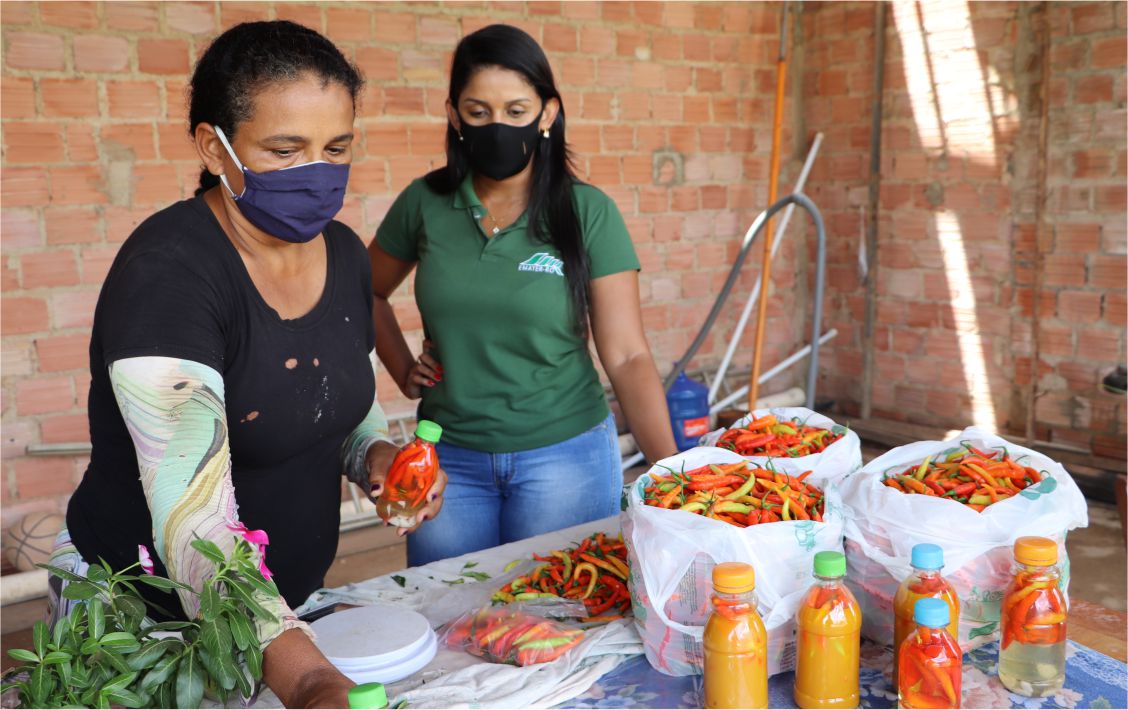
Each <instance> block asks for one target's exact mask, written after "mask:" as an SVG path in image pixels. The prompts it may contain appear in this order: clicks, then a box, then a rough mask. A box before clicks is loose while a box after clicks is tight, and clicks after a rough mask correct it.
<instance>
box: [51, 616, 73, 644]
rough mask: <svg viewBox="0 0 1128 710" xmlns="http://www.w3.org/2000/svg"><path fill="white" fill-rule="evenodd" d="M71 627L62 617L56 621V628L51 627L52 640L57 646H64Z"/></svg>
mask: <svg viewBox="0 0 1128 710" xmlns="http://www.w3.org/2000/svg"><path fill="white" fill-rule="evenodd" d="M69 628H70V626H69V625H68V624H66V623H64V622H63V620H62V619H60V620H59V621H57V622H56V623H55V628H53V629H51V642H52V643H53V644H55V647H56V648H58V647H59V646H62V645H63V643H64V642H65V641H66V638H67V629H69Z"/></svg>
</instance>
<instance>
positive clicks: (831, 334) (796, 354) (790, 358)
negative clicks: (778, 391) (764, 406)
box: [709, 328, 838, 414]
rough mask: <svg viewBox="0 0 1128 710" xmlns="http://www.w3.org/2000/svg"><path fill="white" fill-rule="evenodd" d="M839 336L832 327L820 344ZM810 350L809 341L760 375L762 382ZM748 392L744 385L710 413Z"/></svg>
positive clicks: (821, 338) (716, 405)
mask: <svg viewBox="0 0 1128 710" xmlns="http://www.w3.org/2000/svg"><path fill="white" fill-rule="evenodd" d="M837 336H838V329H837V328H831V329H830V330H828V331H827V332H826V333H824V334H823V335H822V337H820V338H819V345H826V344H827V343H828V342H830V341H831V340H833V339H834V338H835V337H837ZM809 352H811V344H810V343H807V344H806V345H804V346H803V347H802V348H800V349H799V350H797V351H796V352H794V353H792V354H791V355H790V356H788V357H787V358H786V359H785V360H783V361H782V362H780V363H779V364H778V365H776V366H775V367H773V368H772V369H770V370H768V371H767V372H765V373H764V374H762V375H760V384H763V383H765V382H767V381H768V380H771V379H772V378H773V377H775V376H776V375H778V374H780V373H781V372H783V371H784V370H786V369H787V368H789V367H791V366H792V365H794V364H795V363H797V362H799V361H800V360H802V359H803V358H805V357H806V356H807V354H808V353H809ZM746 394H748V385H744V386H743V387H741V388H740V389H738V390H736V391H735V392H732V393H730V394H729V395H728V396H726V397H725V398H724V399H722V400H721V401H719V402H717V403H716V404H714V405H712V406H711V407H709V413H710V414H716V413H717V412H719V411H721V410H722V409H724V408H725V407H727V406H729V405H730V404H732V403H733V402H736V401H737V400H738V399H740V398H741V397H743V396H744V395H746ZM808 409H809V407H808Z"/></svg>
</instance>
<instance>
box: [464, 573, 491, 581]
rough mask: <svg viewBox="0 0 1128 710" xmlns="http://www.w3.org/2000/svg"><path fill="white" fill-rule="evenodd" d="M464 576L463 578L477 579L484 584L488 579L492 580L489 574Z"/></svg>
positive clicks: (468, 574) (466, 574)
mask: <svg viewBox="0 0 1128 710" xmlns="http://www.w3.org/2000/svg"><path fill="white" fill-rule="evenodd" d="M462 576H463V577H469V578H471V579H476V580H478V581H479V582H484V581H486V580H487V579H489V578H490V576H489V575H488V574H486V573H485V572H463V573H462Z"/></svg>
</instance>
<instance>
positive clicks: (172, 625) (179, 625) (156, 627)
mask: <svg viewBox="0 0 1128 710" xmlns="http://www.w3.org/2000/svg"><path fill="white" fill-rule="evenodd" d="M194 626H195V624H194V623H192V622H191V621H162V622H160V623H159V624H153V625H152V626H146V627H145V633H151V632H154V631H183V630H184V629H187V628H189V627H194Z"/></svg>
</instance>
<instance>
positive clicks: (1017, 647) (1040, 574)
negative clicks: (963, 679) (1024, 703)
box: [999, 537, 1068, 698]
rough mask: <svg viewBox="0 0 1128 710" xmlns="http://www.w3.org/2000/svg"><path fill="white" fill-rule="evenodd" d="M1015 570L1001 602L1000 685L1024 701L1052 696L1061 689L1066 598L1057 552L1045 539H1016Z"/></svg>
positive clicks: (1063, 679)
mask: <svg viewBox="0 0 1128 710" xmlns="http://www.w3.org/2000/svg"><path fill="white" fill-rule="evenodd" d="M1014 561H1015V563H1016V565H1017V567H1016V569H1015V572H1014V579H1013V580H1011V583H1010V586H1008V587H1007V592H1006V594H1005V595H1004V596H1003V607H1002V614H1001V618H1000V620H999V626H1000V628H1001V629H1002V640H1001V641H1000V643H999V680H1000V681H1002V683H1003V685H1004V686H1005V687H1006V688H1007V690H1009V691H1011V692H1012V693H1018V694H1019V695H1025V696H1026V697H1028V698H1041V697H1045V696H1047V695H1054V694H1055V693H1057V692H1058V691H1059V690H1061V688H1062V685H1063V684H1064V683H1065V624H1066V617H1067V616H1068V613H1067V610H1066V604H1065V595H1064V594H1063V593H1062V591H1061V587H1060V586H1059V583H1060V578H1061V573H1060V572H1059V571H1058V568H1057V561H1058V546H1057V543H1056V542H1054V541H1053V540H1051V539H1049V538H1046V537H1020V538H1018V539H1017V540H1015V543H1014Z"/></svg>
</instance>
